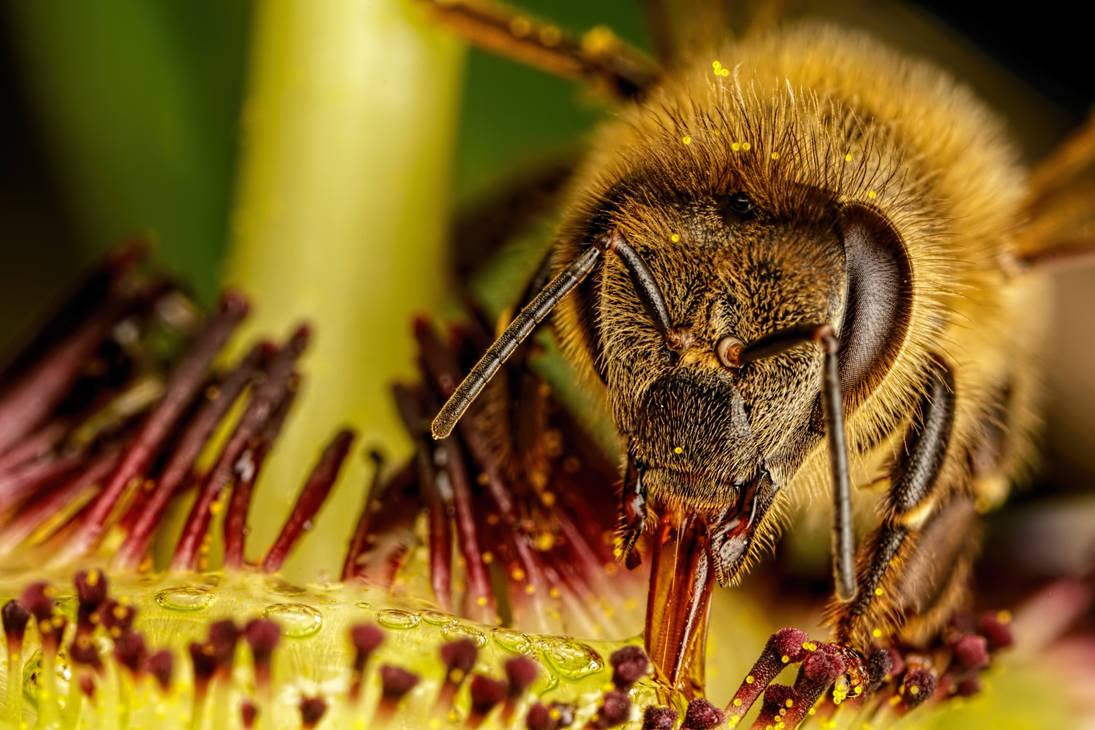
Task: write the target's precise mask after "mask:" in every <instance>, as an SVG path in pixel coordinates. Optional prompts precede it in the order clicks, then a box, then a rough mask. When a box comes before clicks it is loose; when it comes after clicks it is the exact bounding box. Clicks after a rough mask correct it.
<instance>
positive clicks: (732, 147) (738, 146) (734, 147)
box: [730, 142, 741, 152]
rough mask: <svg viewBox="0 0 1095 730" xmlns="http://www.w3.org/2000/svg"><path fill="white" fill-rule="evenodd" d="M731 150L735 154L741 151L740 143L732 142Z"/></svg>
mask: <svg viewBox="0 0 1095 730" xmlns="http://www.w3.org/2000/svg"><path fill="white" fill-rule="evenodd" d="M730 149H732V150H734V152H738V151H739V150H741V143H740V142H731V143H730Z"/></svg>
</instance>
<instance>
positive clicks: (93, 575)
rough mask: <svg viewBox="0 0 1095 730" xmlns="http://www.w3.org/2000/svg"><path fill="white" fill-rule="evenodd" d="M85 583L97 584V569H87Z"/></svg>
mask: <svg viewBox="0 0 1095 730" xmlns="http://www.w3.org/2000/svg"><path fill="white" fill-rule="evenodd" d="M87 584H88V585H89V586H96V585H99V571H97V570H89V571H88V572H87Z"/></svg>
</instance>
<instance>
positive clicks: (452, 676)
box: [449, 669, 464, 684]
mask: <svg viewBox="0 0 1095 730" xmlns="http://www.w3.org/2000/svg"><path fill="white" fill-rule="evenodd" d="M449 680H450V681H451V682H453V683H454V684H459V683H460V682H463V681H464V672H463V670H460V669H453V670H452V671H450V672H449Z"/></svg>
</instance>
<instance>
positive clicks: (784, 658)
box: [779, 654, 791, 664]
mask: <svg viewBox="0 0 1095 730" xmlns="http://www.w3.org/2000/svg"><path fill="white" fill-rule="evenodd" d="M779 660H780V661H781V662H783V663H784V664H786V663H787V662H789V661H791V657H789V656H787V655H786V654H784V655H783V656H781V657H780V658H779Z"/></svg>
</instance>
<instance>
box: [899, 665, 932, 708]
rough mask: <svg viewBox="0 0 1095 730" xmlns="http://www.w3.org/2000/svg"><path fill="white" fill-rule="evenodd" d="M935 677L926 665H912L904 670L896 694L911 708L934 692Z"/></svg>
mask: <svg viewBox="0 0 1095 730" xmlns="http://www.w3.org/2000/svg"><path fill="white" fill-rule="evenodd" d="M935 688H936V677H935V674H933V673H932V671H931V670H930V669H927V668H926V667H912V668H911V669H909V671H907V672H905V676H904V677H903V678H902V680H901V687H900V688H899V689H898V694H899V695H900V696H901V699H902V702H904V704H905V707H906V708H908V709H910V710H911V709H913V708H914V707H917V706H919V705H920V704H922V703H923V702H925V701H926V700H927V699H928V698H929V697H931V696H932V695H933V694H935Z"/></svg>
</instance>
